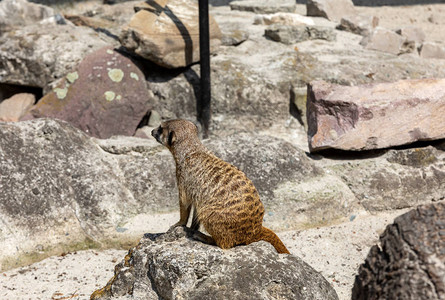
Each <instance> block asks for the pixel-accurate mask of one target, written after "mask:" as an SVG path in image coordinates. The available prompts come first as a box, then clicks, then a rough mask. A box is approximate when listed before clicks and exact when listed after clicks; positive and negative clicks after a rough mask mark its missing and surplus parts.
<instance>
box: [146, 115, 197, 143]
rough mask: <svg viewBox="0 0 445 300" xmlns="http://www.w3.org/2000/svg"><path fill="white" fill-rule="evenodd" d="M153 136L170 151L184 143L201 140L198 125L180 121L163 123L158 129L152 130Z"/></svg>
mask: <svg viewBox="0 0 445 300" xmlns="http://www.w3.org/2000/svg"><path fill="white" fill-rule="evenodd" d="M151 135H152V136H153V137H154V138H155V139H156V140H157V141H158V142H159V143H160V144H162V145H164V146H166V147H167V148H169V149H171V148H172V147H173V146H174V145H175V144H177V143H181V142H183V141H193V140H196V139H198V140H199V138H198V128H197V127H196V125H195V124H193V123H192V122H190V121H187V120H179V119H178V120H170V121H166V122H162V123H161V125H160V126H159V127H158V128H155V129H153V130H152V132H151Z"/></svg>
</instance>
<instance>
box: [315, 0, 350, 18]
mask: <svg viewBox="0 0 445 300" xmlns="http://www.w3.org/2000/svg"><path fill="white" fill-rule="evenodd" d="M355 13H356V12H355V8H354V3H352V1H351V0H308V1H307V3H306V14H307V15H308V16H311V17H323V18H326V19H328V20H331V21H335V22H338V21H340V20H341V18H342V17H344V16H348V15H353V14H355Z"/></svg>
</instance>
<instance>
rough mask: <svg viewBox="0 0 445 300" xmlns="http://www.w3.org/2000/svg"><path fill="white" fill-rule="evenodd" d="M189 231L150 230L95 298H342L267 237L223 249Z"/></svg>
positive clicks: (296, 258)
mask: <svg viewBox="0 0 445 300" xmlns="http://www.w3.org/2000/svg"><path fill="white" fill-rule="evenodd" d="M190 234H192V232H190V231H189V229H186V228H183V227H180V228H176V229H174V230H173V231H171V232H167V233H163V234H149V233H148V234H146V235H145V236H144V237H143V238H142V239H141V241H140V242H139V244H138V245H137V246H136V247H134V248H132V249H130V251H129V252H128V254H127V256H126V257H125V258H124V259H123V260H122V261H121V262H120V263H119V264H118V265H116V267H115V274H114V276H113V278H112V279H111V280H110V281H109V282H108V284H107V285H106V286H105V287H104V288H102V289H100V290H97V291H96V292H94V293H93V294H92V295H91V299H94V300H98V299H122V298H123V297H128V298H125V299H245V300H254V299H255V300H256V299H283V300H284V299H289V300H290V299H325V300H335V299H338V296H337V294H336V292H335V290H334V289H333V287H332V286H331V285H330V284H329V282H328V281H327V280H326V279H325V278H323V276H322V275H321V274H320V273H318V272H317V271H315V270H314V269H313V268H312V267H310V266H309V265H308V264H306V263H305V262H304V261H302V260H301V259H300V258H298V257H296V256H293V255H279V254H277V253H276V251H275V250H274V249H273V247H272V246H270V244H268V243H266V242H258V243H252V244H250V245H247V246H239V247H235V248H232V249H228V250H223V249H221V248H218V247H216V246H210V245H207V244H204V243H202V242H198V241H194V240H192V239H190V238H187V236H189V235H190ZM277 278H279V279H277Z"/></svg>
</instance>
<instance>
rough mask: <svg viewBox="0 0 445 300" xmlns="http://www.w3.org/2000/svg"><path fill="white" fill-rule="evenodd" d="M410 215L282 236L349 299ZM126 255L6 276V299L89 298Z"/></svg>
mask: <svg viewBox="0 0 445 300" xmlns="http://www.w3.org/2000/svg"><path fill="white" fill-rule="evenodd" d="M404 212H406V210H403V211H394V212H386V213H380V214H378V215H359V216H357V217H356V218H355V219H354V220H352V221H347V222H345V223H342V224H339V225H335V226H329V227H320V228H314V229H309V230H304V231H287V232H280V233H278V235H279V236H280V237H281V238H282V240H283V242H284V243H285V244H286V245H287V246H288V248H289V251H290V252H291V253H292V254H293V255H297V256H299V257H301V258H302V259H303V260H304V261H306V262H307V263H308V264H309V265H311V266H312V267H313V268H315V269H316V270H317V271H319V272H321V273H322V274H323V276H324V277H325V278H326V279H327V280H328V281H329V282H330V283H331V284H332V286H333V287H334V288H335V290H336V291H337V293H338V295H339V298H340V299H341V300H346V299H350V297H351V288H352V285H353V283H354V276H355V274H356V271H357V269H358V266H359V265H360V264H361V263H362V262H363V261H364V259H365V257H366V255H367V253H368V251H369V248H370V247H371V246H372V245H374V244H376V243H377V242H378V236H379V235H380V234H381V233H382V232H383V230H384V229H385V227H386V225H388V224H390V223H392V221H393V220H394V218H395V217H396V216H398V215H400V214H402V213H404ZM167 219H169V218H167ZM164 225H165V226H166V227H168V224H164ZM154 226H155V225H154ZM126 253H127V251H124V250H106V251H94V250H88V251H78V252H75V253H69V254H66V255H63V256H54V257H50V258H48V259H45V260H43V261H41V262H38V263H35V264H32V265H30V266H26V267H22V268H18V269H14V270H10V271H7V272H3V273H0V299H2V300H3V299H5V300H6V299H42V300H43V299H55V300H62V299H89V296H90V295H91V293H92V292H93V291H95V290H96V289H98V288H101V287H103V286H104V285H105V284H106V283H107V281H108V280H109V279H110V278H111V277H112V276H113V270H114V266H115V265H116V264H117V263H118V262H119V261H120V260H122V259H123V258H124V256H125V254H126Z"/></svg>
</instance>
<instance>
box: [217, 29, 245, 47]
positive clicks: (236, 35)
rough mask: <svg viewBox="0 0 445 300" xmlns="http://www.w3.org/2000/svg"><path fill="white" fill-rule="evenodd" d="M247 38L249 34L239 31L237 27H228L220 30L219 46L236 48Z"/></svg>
mask: <svg viewBox="0 0 445 300" xmlns="http://www.w3.org/2000/svg"><path fill="white" fill-rule="evenodd" d="M248 38H249V33H248V32H247V31H245V30H242V29H239V28H238V26H229V27H227V26H226V27H223V28H221V45H223V46H238V45H239V44H241V43H242V42H244V41H246V40H247V39H248Z"/></svg>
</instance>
